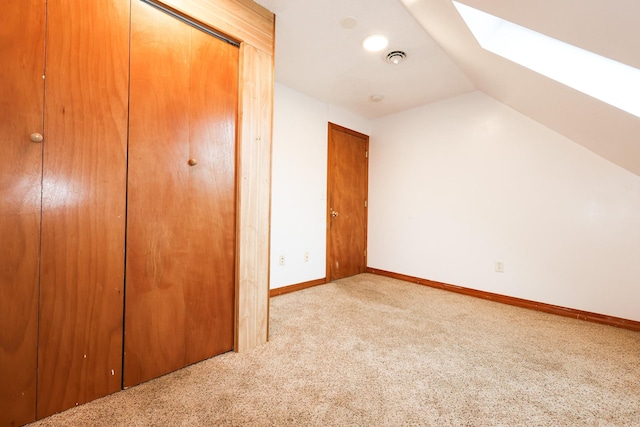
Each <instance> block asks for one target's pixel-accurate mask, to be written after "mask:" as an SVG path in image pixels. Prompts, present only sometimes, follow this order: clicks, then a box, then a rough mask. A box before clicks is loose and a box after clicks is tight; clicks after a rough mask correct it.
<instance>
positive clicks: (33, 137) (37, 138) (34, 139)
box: [29, 133, 43, 142]
mask: <svg viewBox="0 0 640 427" xmlns="http://www.w3.org/2000/svg"><path fill="white" fill-rule="evenodd" d="M29 139H31V142H42V139H43V138H42V134H40V133H32V134H31V136H30V137H29Z"/></svg>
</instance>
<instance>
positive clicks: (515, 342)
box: [30, 274, 640, 427]
mask: <svg viewBox="0 0 640 427" xmlns="http://www.w3.org/2000/svg"><path fill="white" fill-rule="evenodd" d="M30 426H32V427H45V426H640V333H638V332H633V331H629V330H624V329H616V328H613V327H610V326H604V325H598V324H593V323H587V322H584V321H579V320H575V319H568V318H563V317H558V316H554V315H550V314H545V313H539V312H534V311H530V310H526V309H521V308H517V307H512V306H507V305H503V304H499V303H495V302H490V301H485V300H482V299H477V298H472V297H468V296H463V295H459V294H455V293H449V292H446V291H442V290H438V289H432V288H428V287H424V286H420V285H416V284H411V283H405V282H401V281H398V280H394V279H390V278H386V277H382V276H376V275H371V274H363V275H359V276H355V277H351V278H347V279H343V280H339V281H336V282H334V283H330V284H327V285H321V286H317V287H314V288H309V289H305V290H303V291H299V292H295V293H290V294H286V295H282V296H279V297H276V298H272V299H271V309H270V341H269V343H268V344H266V345H264V346H262V347H260V348H258V349H255V350H253V351H251V352H248V353H246V354H236V353H226V354H223V355H221V356H218V357H214V358H212V359H209V360H206V361H204V362H201V363H198V364H195V365H192V366H189V367H187V368H185V369H182V370H180V371H177V372H174V373H172V374H169V375H166V376H164V377H161V378H158V379H156V380H153V381H149V382H147V383H144V384H142V385H140V386H137V387H133V388H131V389H128V390H125V391H122V392H118V393H116V394H113V395H111V396H107V397H105V398H102V399H99V400H96V401H94V402H91V403H88V404H86V405H83V406H80V407H77V408H74V409H71V410H69V411H66V412H63V413H61V414H57V415H54V416H52V417H49V418H46V419H44V420H41V421H39V422H37V423H33V424H31V425H30Z"/></svg>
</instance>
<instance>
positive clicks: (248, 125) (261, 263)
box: [236, 44, 273, 352]
mask: <svg viewBox="0 0 640 427" xmlns="http://www.w3.org/2000/svg"><path fill="white" fill-rule="evenodd" d="M240 74H241V95H240V99H241V113H240V117H241V133H240V163H239V173H240V181H239V187H240V188H239V193H240V199H239V226H238V261H237V263H238V264H237V265H238V267H237V269H238V281H237V282H238V284H237V286H238V288H237V291H236V292H237V296H236V304H237V308H236V351H238V352H244V351H248V350H250V349H252V348H255V347H257V346H259V345H262V344H264V343H266V342H267V338H268V319H269V224H270V216H269V214H270V211H271V209H270V200H271V123H272V120H273V57H272V56H271V55H270V54H268V53H265V52H263V51H261V50H258V49H256V48H254V47H252V46H249V45H247V44H243V45H242V48H241V71H240Z"/></svg>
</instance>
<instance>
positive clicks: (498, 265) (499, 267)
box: [496, 261, 504, 273]
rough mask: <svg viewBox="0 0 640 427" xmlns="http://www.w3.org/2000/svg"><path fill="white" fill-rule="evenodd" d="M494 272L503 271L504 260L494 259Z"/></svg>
mask: <svg viewBox="0 0 640 427" xmlns="http://www.w3.org/2000/svg"><path fill="white" fill-rule="evenodd" d="M496 272H497V273H504V262H502V261H496Z"/></svg>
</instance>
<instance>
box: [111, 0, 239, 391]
mask: <svg viewBox="0 0 640 427" xmlns="http://www.w3.org/2000/svg"><path fill="white" fill-rule="evenodd" d="M131 37H132V38H131V89H130V128H129V183H128V185H129V186H128V213H127V277H126V279H127V280H126V304H125V307H126V308H125V356H124V385H125V386H127V387H128V386H132V385H136V384H138V383H140V382H142V381H146V380H149V379H151V378H155V377H158V376H160V375H163V374H166V373H168V372H171V371H174V370H177V369H180V368H182V367H184V366H186V365H189V364H191V363H194V362H197V361H200V360H203V359H206V358H208V357H211V356H214V355H216V354H220V353H223V352H226V351H228V350H231V349H232V348H233V337H234V329H233V328H234V288H235V218H236V215H235V205H236V202H235V140H236V115H237V93H238V82H237V74H238V65H237V64H238V49H237V48H236V47H234V46H232V45H230V44H228V43H226V42H223V41H221V40H218V39H216V38H214V37H213V36H211V35H209V34H206V33H204V32H202V31H200V30H197V29H195V28H193V27H191V26H190V25H187V24H185V23H183V22H181V21H179V20H178V19H176V18H174V17H172V16H169V15H167V14H165V13H164V12H162V11H159V10H156V9H154V8H153V7H151V6H149V5H147V4H144V3H142V2H139V1H134V2H133V4H132V35H131Z"/></svg>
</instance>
